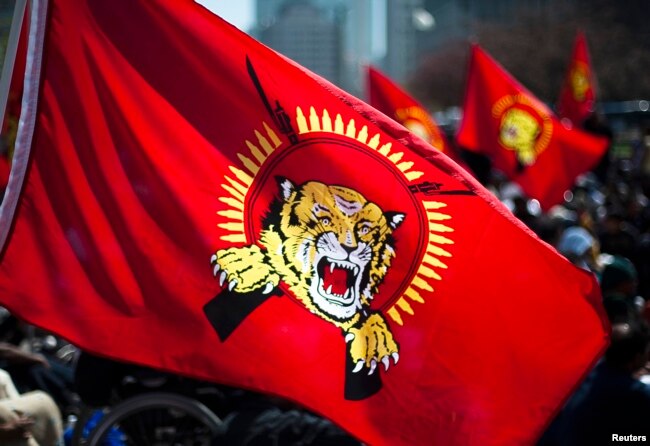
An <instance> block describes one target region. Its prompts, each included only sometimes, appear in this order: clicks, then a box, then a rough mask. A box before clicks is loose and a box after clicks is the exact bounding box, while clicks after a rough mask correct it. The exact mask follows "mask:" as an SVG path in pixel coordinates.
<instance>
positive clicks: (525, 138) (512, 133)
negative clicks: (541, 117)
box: [499, 108, 541, 166]
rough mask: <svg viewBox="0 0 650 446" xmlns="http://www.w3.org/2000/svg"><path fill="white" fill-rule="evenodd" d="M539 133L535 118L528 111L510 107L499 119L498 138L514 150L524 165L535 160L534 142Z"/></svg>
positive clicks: (528, 164) (539, 128)
mask: <svg viewBox="0 0 650 446" xmlns="http://www.w3.org/2000/svg"><path fill="white" fill-rule="evenodd" d="M540 133H541V127H540V125H539V123H538V122H537V120H536V119H535V118H534V117H533V116H532V115H531V114H530V113H528V112H526V111H524V110H521V109H519V108H511V109H509V110H508V111H507V112H506V113H504V115H503V117H502V119H501V129H500V133H499V140H500V141H501V143H502V144H503V145H504V146H505V147H507V148H508V149H510V150H514V151H515V154H516V156H517V160H518V161H519V162H520V163H521V164H522V165H524V166H530V165H531V164H533V163H534V162H535V159H536V157H537V150H536V149H535V144H536V142H537V138H538V137H539V135H540Z"/></svg>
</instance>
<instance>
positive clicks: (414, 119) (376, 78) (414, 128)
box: [368, 66, 457, 159]
mask: <svg viewBox="0 0 650 446" xmlns="http://www.w3.org/2000/svg"><path fill="white" fill-rule="evenodd" d="M368 98H369V100H370V105H372V106H373V107H375V108H376V109H377V110H379V111H380V112H382V113H384V114H386V115H388V116H390V117H391V118H393V119H394V120H396V121H397V122H399V123H400V124H402V125H403V126H404V127H406V128H407V129H409V130H410V131H411V132H413V133H415V134H416V135H418V136H419V137H420V138H422V139H424V140H425V141H427V142H428V143H429V144H431V145H432V146H433V147H434V148H436V149H438V150H440V151H441V152H442V153H444V154H445V155H447V156H449V157H452V159H455V158H457V157H456V154H455V153H454V150H453V149H452V147H451V146H450V145H449V142H448V141H447V138H446V137H445V136H444V134H443V133H442V132H441V131H440V128H439V127H438V124H437V123H436V122H435V120H434V119H433V118H432V117H431V115H430V114H429V112H427V110H426V109H425V108H424V107H423V106H422V105H421V104H420V103H419V102H418V101H417V100H415V99H414V98H413V97H412V96H410V95H409V94H408V93H407V92H405V91H404V90H403V89H402V88H401V87H399V86H398V85H397V84H396V83H395V82H394V81H393V80H391V79H389V78H388V77H387V76H386V75H385V74H383V73H381V72H380V71H379V70H378V69H376V68H374V67H372V66H368Z"/></svg>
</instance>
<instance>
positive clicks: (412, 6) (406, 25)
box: [383, 0, 422, 82]
mask: <svg viewBox="0 0 650 446" xmlns="http://www.w3.org/2000/svg"><path fill="white" fill-rule="evenodd" d="M421 6H422V0H388V1H387V2H386V59H385V61H384V64H383V68H384V71H385V72H386V74H387V75H388V76H389V77H390V78H392V79H393V80H395V81H396V82H404V81H405V80H406V79H407V77H408V75H409V74H410V73H412V72H413V71H414V70H415V69H416V68H417V59H418V54H417V53H418V52H417V33H418V31H417V29H416V22H415V21H414V20H415V19H416V15H415V14H417V12H419V11H420V9H421Z"/></svg>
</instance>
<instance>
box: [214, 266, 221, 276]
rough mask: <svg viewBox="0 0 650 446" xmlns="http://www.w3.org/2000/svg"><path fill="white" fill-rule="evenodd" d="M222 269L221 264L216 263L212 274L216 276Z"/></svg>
mask: <svg viewBox="0 0 650 446" xmlns="http://www.w3.org/2000/svg"><path fill="white" fill-rule="evenodd" d="M220 269H221V266H219V264H218V263H215V264H214V268H212V275H213V276H214V277H217V273H218V272H219V270H220Z"/></svg>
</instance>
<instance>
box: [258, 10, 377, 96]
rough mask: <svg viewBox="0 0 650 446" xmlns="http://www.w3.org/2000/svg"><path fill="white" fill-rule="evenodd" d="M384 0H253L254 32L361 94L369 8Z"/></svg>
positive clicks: (370, 39) (370, 22) (369, 37)
mask: <svg viewBox="0 0 650 446" xmlns="http://www.w3.org/2000/svg"><path fill="white" fill-rule="evenodd" d="M384 1H385V0H257V5H256V7H257V10H256V18H257V27H256V28H255V29H254V30H253V35H254V36H255V37H256V38H258V39H259V40H260V41H261V42H263V43H264V44H266V45H268V46H270V47H271V48H273V49H275V50H277V51H279V52H280V53H282V54H284V55H286V56H288V57H290V58H291V59H293V60H295V61H296V62H298V63H300V64H301V65H303V66H305V67H307V68H309V69H310V70H312V71H314V72H316V73H317V74H319V75H321V76H323V77H325V78H326V79H327V80H329V81H331V82H333V83H335V84H337V85H338V86H340V87H341V88H343V89H345V90H347V91H349V92H351V93H352V94H355V95H357V96H363V92H364V85H363V78H362V76H361V68H362V66H363V65H365V64H367V63H369V62H373V63H375V62H376V61H373V60H372V56H371V53H372V46H373V43H375V42H373V37H372V36H373V32H374V28H375V27H377V26H382V27H383V24H377V23H374V17H375V15H374V12H373V11H374V9H373V8H377V7H378V6H377V5H383V4H384Z"/></svg>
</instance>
